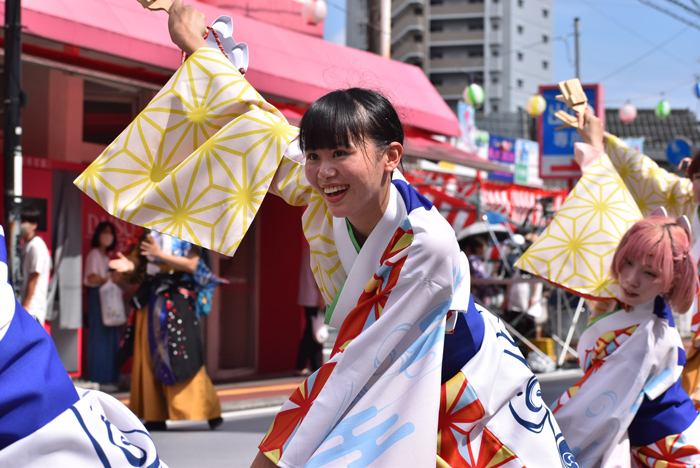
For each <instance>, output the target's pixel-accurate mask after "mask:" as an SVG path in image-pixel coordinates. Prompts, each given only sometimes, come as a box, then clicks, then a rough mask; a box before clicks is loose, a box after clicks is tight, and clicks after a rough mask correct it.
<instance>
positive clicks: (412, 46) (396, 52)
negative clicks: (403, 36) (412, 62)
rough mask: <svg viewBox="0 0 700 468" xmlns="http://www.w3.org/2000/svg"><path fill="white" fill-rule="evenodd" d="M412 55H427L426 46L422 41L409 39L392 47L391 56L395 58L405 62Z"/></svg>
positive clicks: (421, 56)
mask: <svg viewBox="0 0 700 468" xmlns="http://www.w3.org/2000/svg"><path fill="white" fill-rule="evenodd" d="M411 57H420V58H424V57H425V48H424V46H423V43H422V42H414V41H411V40H408V41H403V42H401V43H399V44H398V45H397V46H395V47H394V46H392V47H391V58H393V59H394V60H398V61H399V62H405V61H406V60H408V59H409V58H411Z"/></svg>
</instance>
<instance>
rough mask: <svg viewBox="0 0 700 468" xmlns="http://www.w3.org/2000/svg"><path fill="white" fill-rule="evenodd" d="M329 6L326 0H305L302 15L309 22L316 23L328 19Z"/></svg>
mask: <svg viewBox="0 0 700 468" xmlns="http://www.w3.org/2000/svg"><path fill="white" fill-rule="evenodd" d="M327 14H328V6H327V5H326V2H325V1H324V0H304V5H303V6H302V7H301V16H302V18H304V21H305V22H306V23H307V24H311V25H316V24H318V23H320V22H321V21H323V20H324V19H326V15H327Z"/></svg>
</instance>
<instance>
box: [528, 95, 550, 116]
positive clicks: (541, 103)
mask: <svg viewBox="0 0 700 468" xmlns="http://www.w3.org/2000/svg"><path fill="white" fill-rule="evenodd" d="M546 108H547V101H545V100H544V98H543V97H542V96H540V95H539V94H535V95H534V96H530V97H529V98H528V100H527V104H526V105H525V112H527V114H528V115H529V116H530V117H539V116H540V115H542V114H543V113H544V111H545V109H546Z"/></svg>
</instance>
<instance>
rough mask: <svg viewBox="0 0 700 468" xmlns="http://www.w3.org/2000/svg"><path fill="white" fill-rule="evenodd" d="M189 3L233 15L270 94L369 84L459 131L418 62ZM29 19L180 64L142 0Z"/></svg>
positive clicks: (31, 30) (307, 95)
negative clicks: (394, 57)
mask: <svg viewBox="0 0 700 468" xmlns="http://www.w3.org/2000/svg"><path fill="white" fill-rule="evenodd" d="M290 1H291V0H290ZM2 3H3V4H4V2H2ZM188 3H191V4H192V5H193V6H194V7H195V8H197V9H198V10H200V11H202V12H204V13H205V14H206V15H207V19H208V21H210V22H211V21H213V20H214V19H215V18H216V17H218V16H220V15H229V16H231V17H232V18H233V22H234V27H235V30H234V38H235V39H236V40H238V41H243V42H246V43H247V44H248V45H249V47H250V51H251V56H250V68H249V72H248V74H247V75H246V78H248V79H249V80H250V82H251V83H252V84H253V85H254V86H255V87H256V88H257V90H258V91H260V92H261V93H262V94H263V95H266V96H271V97H272V96H278V97H281V98H284V99H286V100H289V101H291V102H296V103H300V104H305V105H308V104H310V103H311V102H313V101H314V100H316V99H318V98H319V97H321V96H322V95H324V94H326V93H327V92H328V91H330V90H333V89H337V88H346V87H351V86H362V87H366V88H372V89H375V90H377V91H380V92H383V93H384V94H385V95H387V96H388V97H389V99H390V100H392V102H393V103H394V105H395V106H396V107H397V109H398V110H399V112H400V114H401V115H402V117H403V120H404V123H405V124H407V125H409V126H413V127H416V128H419V129H421V130H424V131H426V132H429V133H434V134H440V135H449V136H456V135H458V133H459V126H458V121H457V117H456V116H455V114H454V113H453V112H452V111H451V110H450V108H449V107H448V106H447V104H446V103H445V101H444V100H443V99H442V97H440V95H439V94H438V92H437V91H436V90H435V88H434V87H433V85H432V84H431V83H430V81H429V80H428V78H427V77H426V76H425V74H424V73H423V71H422V70H421V69H420V68H418V67H415V66H413V65H408V64H405V63H401V62H397V61H394V60H387V59H384V58H382V57H380V56H377V55H374V54H370V53H368V52H364V51H360V50H356V49H352V48H349V47H342V46H339V45H336V44H333V43H330V42H326V41H323V40H320V39H318V38H315V37H311V36H308V35H305V34H302V33H298V32H294V31H290V30H287V29H283V28H279V27H276V26H273V25H271V24H269V23H265V22H261V21H258V20H255V19H252V18H248V17H245V16H239V15H237V14H236V13H235V11H227V10H223V9H220V8H217V7H213V6H211V5H206V4H204V3H199V2H197V1H191V0H188ZM2 10H3V11H4V8H2ZM299 21H302V20H301V18H300V19H299ZM22 24H23V25H25V30H24V32H25V33H26V34H32V35H35V36H39V37H43V38H46V39H50V40H53V41H57V42H60V43H64V44H70V45H73V46H77V47H82V48H86V49H92V50H96V51H99V52H103V53H106V54H111V55H114V56H117V57H123V58H127V59H130V60H134V61H137V62H141V63H145V64H150V65H154V66H158V67H163V68H169V69H176V68H177V67H178V66H179V65H180V51H179V50H178V49H177V47H176V46H175V45H174V44H172V42H170V37H169V35H168V27H167V20H166V18H165V13H164V12H151V11H146V10H144V9H143V7H142V6H141V5H140V4H139V3H138V2H137V1H136V0H23V1H22Z"/></svg>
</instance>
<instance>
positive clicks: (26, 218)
mask: <svg viewBox="0 0 700 468" xmlns="http://www.w3.org/2000/svg"><path fill="white" fill-rule="evenodd" d="M20 222H22V223H25V222H26V223H30V224H39V223H40V222H41V210H39V208H37V207H36V206H34V205H24V206H22V211H21V212H20Z"/></svg>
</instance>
